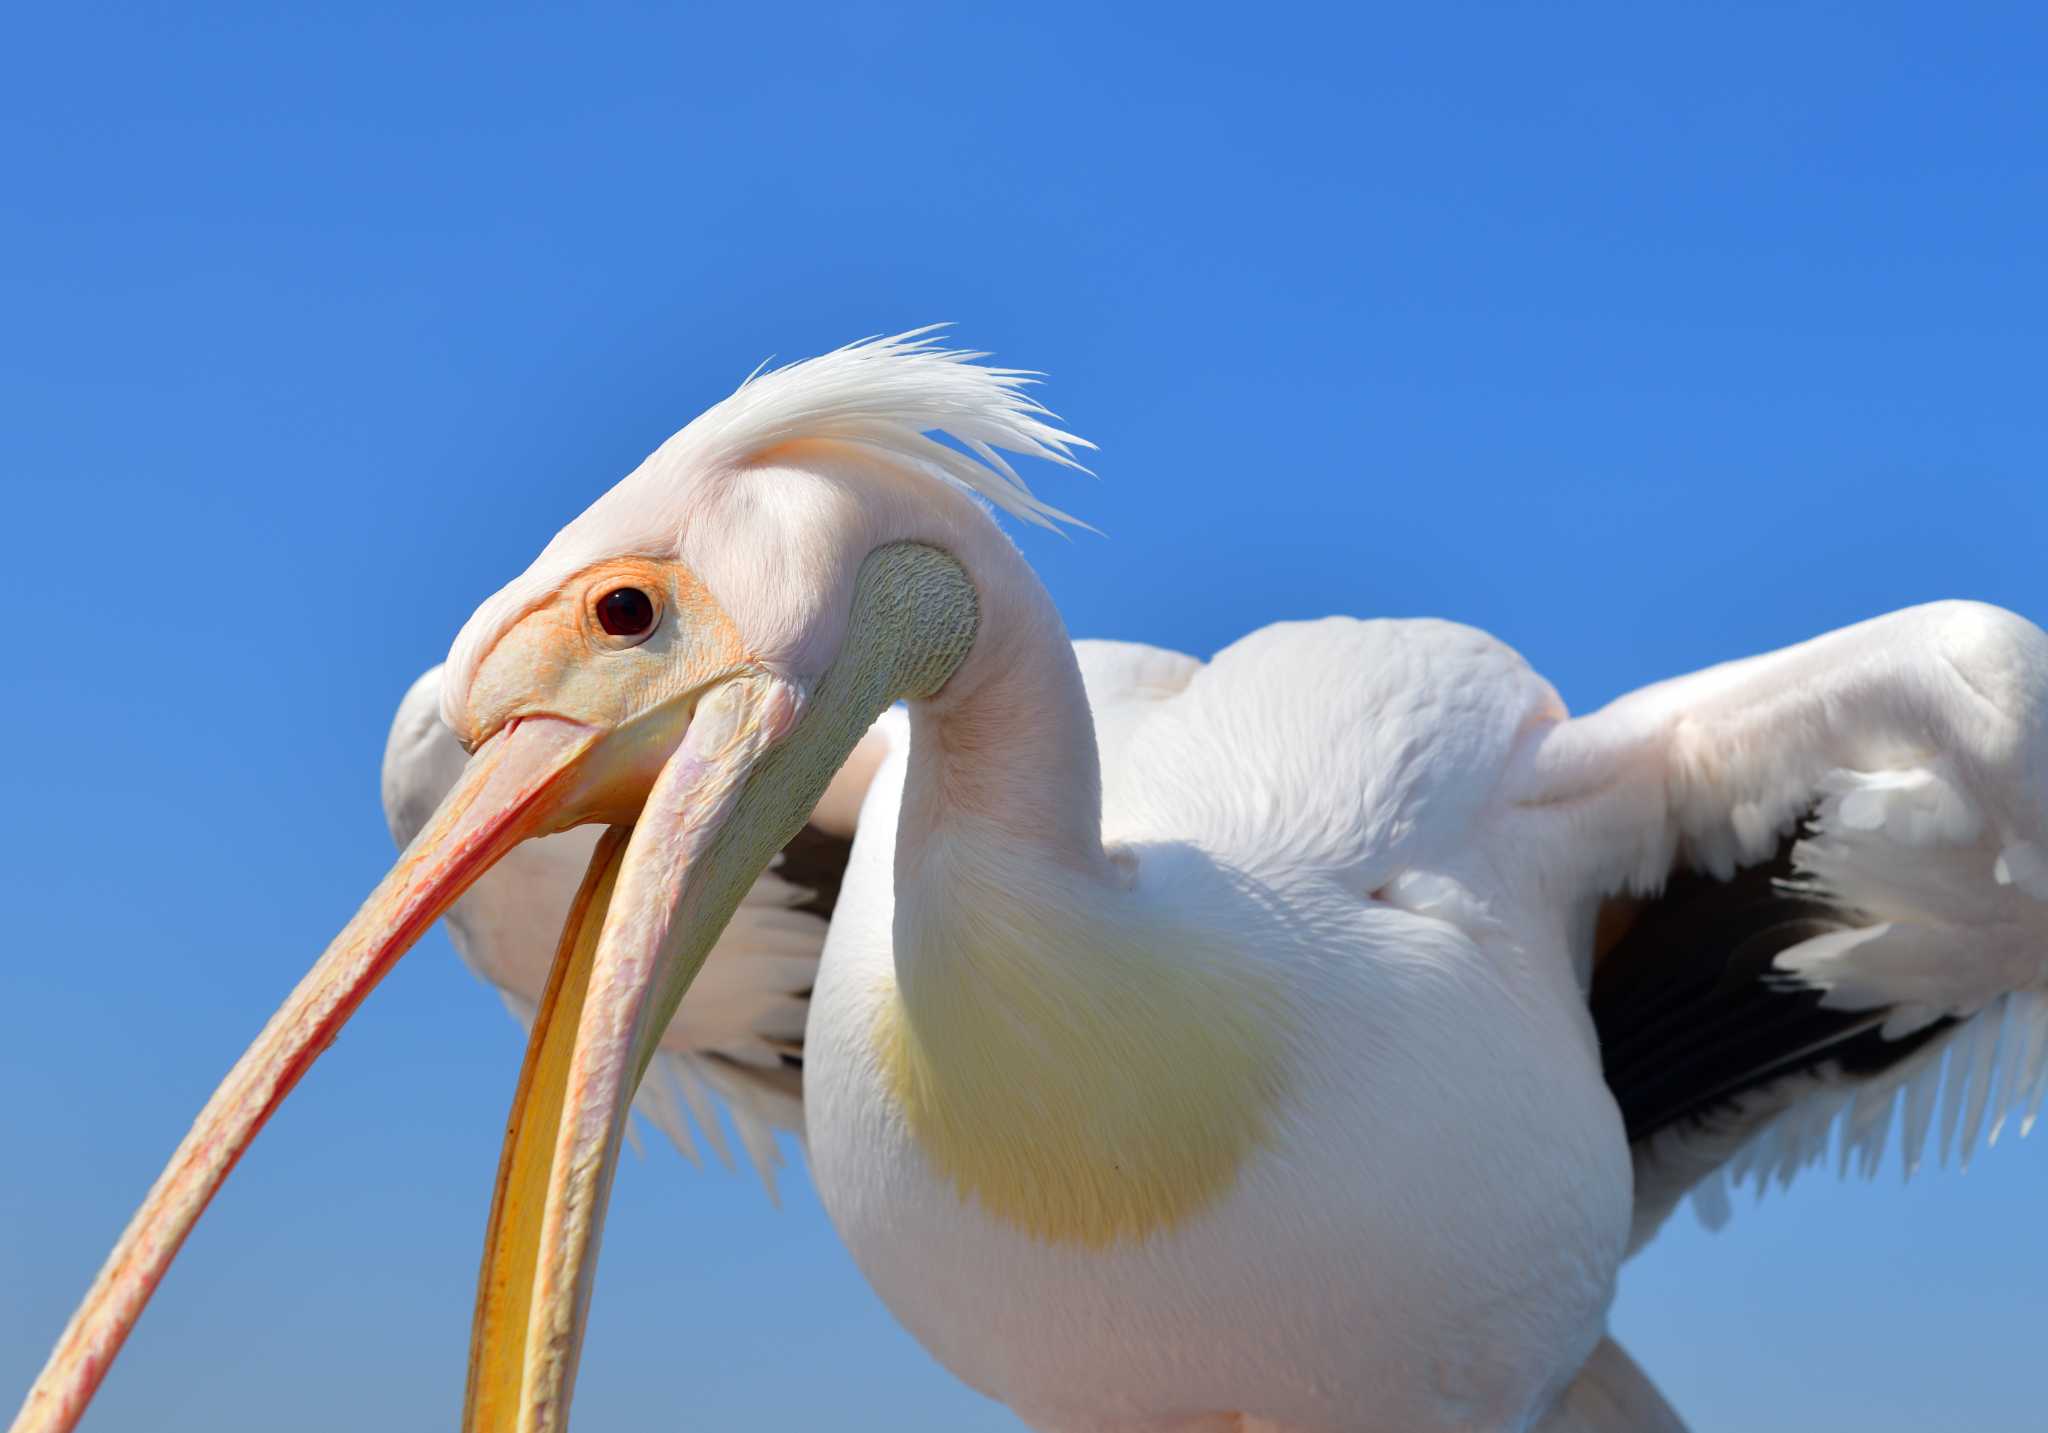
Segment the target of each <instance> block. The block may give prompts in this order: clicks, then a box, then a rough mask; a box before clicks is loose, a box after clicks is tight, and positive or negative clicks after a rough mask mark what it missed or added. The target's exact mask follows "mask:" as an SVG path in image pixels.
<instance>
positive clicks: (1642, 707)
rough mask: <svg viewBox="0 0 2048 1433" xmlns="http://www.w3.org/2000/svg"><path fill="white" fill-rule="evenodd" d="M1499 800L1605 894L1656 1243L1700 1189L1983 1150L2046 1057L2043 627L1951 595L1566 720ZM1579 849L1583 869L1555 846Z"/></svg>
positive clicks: (1598, 992) (1560, 877)
mask: <svg viewBox="0 0 2048 1433" xmlns="http://www.w3.org/2000/svg"><path fill="white" fill-rule="evenodd" d="M1508 794H1509V796H1510V798H1511V806H1512V807H1513V810H1514V812H1515V815H1514V816H1513V817H1511V818H1510V824H1511V826H1512V827H1513V829H1515V831H1516V832H1517V833H1518V834H1519V835H1521V836H1523V837H1525V838H1528V839H1530V840H1531V841H1532V843H1533V844H1532V845H1531V846H1530V848H1529V849H1531V850H1533V851H1536V852H1539V853H1540V854H1539V855H1538V857H1537V859H1538V860H1539V861H1541V862H1545V863H1549V864H1548V865H1547V866H1546V871H1545V880H1546V882H1551V881H1555V882H1556V883H1557V886H1556V888H1559V889H1563V890H1566V891H1576V892H1580V893H1582V896H1583V897H1584V898H1587V899H1590V901H1591V902H1592V903H1593V904H1594V905H1596V906H1598V905H1600V904H1602V903H1605V904H1606V905H1607V906H1608V915H1609V919H1608V920H1607V921H1605V922H1596V921H1595V920H1594V919H1592V917H1591V915H1590V914H1589V915H1588V918H1587V919H1586V922H1585V924H1586V928H1587V929H1589V930H1591V929H1594V928H1596V926H1597V927H1598V928H1600V929H1602V930H1603V935H1602V936H1601V938H1599V939H1598V941H1597V942H1593V943H1590V944H1594V945H1595V949H1594V961H1593V969H1592V971H1591V973H1590V980H1589V985H1590V1003H1591V1006H1592V1011H1593V1015H1594V1020H1595V1025H1596V1028H1597V1029H1598V1031H1599V1033H1600V1036H1601V1041H1602V1050H1603V1058H1604V1059H1605V1060H1606V1063H1607V1072H1608V1078H1609V1083H1610V1085H1611V1086H1612V1088H1613V1089H1614V1092H1615V1097H1616V1100H1617V1102H1618V1103H1619V1104H1620V1106H1621V1108H1622V1111H1623V1116H1624V1120H1625V1121H1626V1123H1627V1125H1628V1129H1629V1134H1630V1138H1631V1141H1632V1142H1633V1144H1634V1146H1635V1149H1636V1165H1637V1175H1638V1181H1637V1183H1638V1218H1637V1231H1636V1237H1637V1242H1638V1243H1640V1242H1641V1241H1642V1240H1643V1239H1644V1238H1647V1237H1648V1235H1649V1233H1651V1232H1652V1231H1654V1229H1655V1228H1656V1227H1657V1225H1658V1224H1659V1223H1660V1222H1661V1221H1662V1219H1663V1217H1664V1216H1665V1215H1666V1214H1667V1213H1668V1212H1669V1210H1670V1208H1671V1207H1672V1205H1673V1204H1675V1203H1676V1201H1677V1200H1678V1199H1679V1198H1680V1197H1682V1196H1683V1195H1684V1194H1685V1193H1686V1192H1687V1191H1688V1190H1694V1189H1697V1190H1698V1194H1699V1199H1698V1203H1699V1207H1700V1210H1701V1212H1702V1215H1703V1217H1707V1218H1708V1219H1709V1220H1710V1222H1713V1221H1714V1220H1717V1219H1718V1218H1719V1217H1724V1216H1725V1212H1726V1205H1727V1200H1726V1193H1727V1187H1728V1185H1729V1184H1730V1183H1735V1184H1740V1183H1742V1182H1745V1181H1747V1182H1753V1183H1755V1184H1756V1185H1757V1186H1758V1187H1759V1188H1760V1189H1761V1188H1762V1187H1764V1186H1765V1185H1766V1184H1767V1183H1769V1182H1771V1181H1777V1182H1781V1183H1782V1182H1785V1181H1788V1180H1789V1179H1790V1178H1791V1177H1792V1176H1793V1175H1794V1174H1796V1173H1797V1172H1798V1171H1799V1170H1800V1169H1803V1168H1805V1167H1807V1166H1809V1165H1810V1164H1813V1163H1816V1162H1819V1161H1820V1160H1822V1159H1823V1158H1825V1157H1826V1155H1827V1154H1828V1152H1829V1148H1830V1145H1831V1144H1832V1145H1833V1148H1834V1151H1835V1153H1836V1155H1837V1158H1838V1161H1839V1164H1840V1166H1841V1168H1842V1169H1843V1170H1844V1171H1846V1170H1847V1169H1849V1168H1850V1167H1852V1166H1853V1167H1855V1168H1857V1169H1858V1170H1860V1171H1861V1172H1863V1173H1865V1174H1866V1175H1867V1174H1871V1173H1874V1172H1875V1171H1876V1169H1877V1168H1878V1166H1879V1165H1880V1163H1881V1162H1882V1159H1883V1156H1884V1153H1885V1150H1886V1148H1887V1143H1888V1141H1889V1139H1890V1136H1891V1133H1892V1130H1893V1128H1894V1124H1895V1123H1896V1124H1897V1125H1898V1127H1899V1130H1900V1133H1901V1136H1902V1148H1903V1159H1904V1164H1905V1167H1906V1169H1907V1170H1908V1171H1909V1172H1910V1171H1911V1170H1913V1169H1915V1168H1917V1167H1918V1166H1919V1164H1920V1163H1921V1162H1922V1159H1923V1156H1924V1153H1925V1148H1926V1141H1927V1140H1928V1139H1929V1137H1930V1135H1933V1134H1934V1131H1935V1115H1936V1110H1937V1107H1938V1108H1939V1112H1940V1121H1939V1126H1940V1127H1939V1133H1938V1136H1936V1143H1937V1150H1938V1152H1939V1153H1940V1154H1941V1156H1942V1157H1943V1159H1944V1160H1945V1159H1946V1157H1947V1154H1948V1152H1949V1151H1950V1150H1951V1149H1953V1148H1956V1147H1957V1141H1958V1140H1960V1149H1961V1151H1962V1154H1963V1157H1964V1158H1966V1159H1967V1157H1968V1152H1969V1151H1970V1150H1971V1149H1973V1148H1975V1146H1976V1145H1977V1143H1978V1141H1979V1139H1980V1138H1981V1137H1983V1136H1984V1134H1985V1133H1986V1132H1987V1131H1988V1132H1989V1133H1990V1134H1991V1135H1992V1137H1994V1138H1995V1136H1996V1134H1997V1132H1999V1131H2000V1130H2002V1129H2003V1128H2004V1127H2005V1125H2006V1124H2007V1123H2010V1122H2012V1121H2013V1120H2014V1119H2015V1118H2017V1119H2019V1120H2021V1121H2022V1122H2024V1121H2025V1119H2026V1116H2027V1112H2028V1111H2029V1110H2030V1109H2031V1108H2032V1107H2033V1104H2034V1102H2035V1101H2037V1100H2038V1099H2039V1097H2040V1095H2041V1093H2042V1085H2043V1082H2044V1081H2048V879H2044V877H2048V863H2044V862H2043V860H2042V858H2041V853H2042V852H2044V851H2048V635H2044V634H2043V633H2042V632H2041V631H2040V629H2039V628H2037V627H2035V626H2033V625H2032V624H2031V623H2028V622H2025V621H2023V620H2022V619H2020V618H2018V617H2015V616H2013V615H2012V614H2011V613H2007V612H2002V611H1999V610H1998V609H1995V608H1988V607H1983V606H1980V605H1978V604H1972V603H1941V604H1936V605H1933V606H1930V607H1923V608H1915V609H1910V610H1908V611H1905V612H1901V613H1896V614H1894V615H1893V616H1891V617H1886V618H1880V619H1878V620H1876V621H1874V622H1867V623H1863V624H1861V625H1859V626H1857V627H1852V628H1849V629H1846V630H1844V631H1842V632H1837V633H1833V634H1831V635H1829V636H1826V637H1822V638H1819V639H1817V640H1815V641H1812V642H1808V643H1805V644H1803V645H1801V646H1798V647H1794V648H1790V649H1787V650H1786V651H1783V652H1778V653H1773V654H1770V655H1768V656H1764V657H1757V658H1753V659H1750V660H1748V661H1744V662H1735V663H1730V664H1728V665H1726V666H1722V667H1717V668H1713V669H1711V670H1709V671H1706V672H1702V673H1699V674H1697V675H1695V676H1691V677H1682V678H1678V679H1676V680H1674V681H1670V682H1665V683H1661V684H1659V685H1658V686H1654V687H1650V688H1647V689H1645V690H1644V691H1642V692H1638V693H1636V694H1634V695H1632V696H1629V697H1624V698H1622V699H1621V700H1620V701H1617V702H1616V703H1614V704H1613V705H1612V706H1610V707H1608V708H1606V709H1604V710H1603V711H1600V712H1596V713H1594V714H1592V715H1591V716H1588V717H1584V718H1580V719H1578V720H1576V721H1568V722H1564V723H1561V724H1560V725H1559V726H1557V727H1556V728H1554V729H1552V730H1551V731H1550V732H1549V733H1547V734H1546V735H1545V736H1544V738H1543V739H1542V740H1540V741H1538V742H1537V743H1535V744H1534V746H1533V747H1532V749H1531V750H1530V752H1529V753H1528V755H1527V757H1526V759H1525V761H1524V763H1523V765H1522V766H1521V767H1519V768H1518V769H1517V771H1516V772H1515V773H1514V774H1513V776H1512V778H1511V781H1510V786H1509V792H1508ZM1559 864H1562V866H1563V867H1564V869H1562V870H1559V869H1557V868H1556V867H1557V866H1558V865H1559Z"/></svg>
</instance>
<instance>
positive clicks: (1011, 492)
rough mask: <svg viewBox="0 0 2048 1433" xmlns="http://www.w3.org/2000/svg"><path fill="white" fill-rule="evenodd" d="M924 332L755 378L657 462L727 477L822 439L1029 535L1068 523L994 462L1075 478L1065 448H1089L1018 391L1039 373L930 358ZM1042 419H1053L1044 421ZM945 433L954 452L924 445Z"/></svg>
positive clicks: (961, 356)
mask: <svg viewBox="0 0 2048 1433" xmlns="http://www.w3.org/2000/svg"><path fill="white" fill-rule="evenodd" d="M940 327H941V325H937V324H934V325H929V326H927V327H925V328H918V329H912V330H911V331H910V332H908V333H899V334H896V335H895V336H893V337H890V338H867V339H862V340H861V341H860V342H858V343H850V344H848V345H847V346H846V347H844V348H839V349H834V350H833V351H832V352H830V353H825V354H820V355H819V356H818V357H816V358H806V359H803V360H801V361H800V362H796V363H790V364H785V365H784V366H783V367H781V368H772V369H768V370H767V371H765V372H763V371H761V370H758V369H757V370H756V371H755V372H754V373H753V374H752V375H751V376H750V377H749V378H748V379H747V381H746V382H744V383H742V384H741V385H740V386H739V388H738V389H737V390H736V391H735V392H734V393H733V394H732V396H731V397H729V398H726V399H724V400H723V401H722V402H719V403H716V404H714V405H712V406H711V407H710V408H707V409H706V410H705V411H704V412H703V413H702V414H700V415H698V417H697V418H696V419H695V420H693V421H692V422H691V423H690V425H689V426H688V427H687V428H684V429H683V430H682V431H681V432H680V433H677V434H676V435H675V436H674V437H673V438H670V439H669V440H668V441H667V442H666V443H664V444H662V446H661V448H660V449H659V450H658V451H657V452H656V454H655V458H654V461H655V462H656V463H658V464H660V465H661V466H663V467H668V466H670V465H674V466H675V467H680V468H684V469H687V470H691V471H698V472H709V471H716V470H718V469H723V468H732V467H737V466H739V465H741V464H744V463H746V462H748V461H750V460H751V459H753V458H755V457H757V456H758V455H760V454H761V453H764V452H767V451H768V450H769V449H771V448H775V447H778V446H780V445H781V444H784V443H792V442H797V441H800V440H805V439H829V440H831V441H833V442H840V443H857V444H860V445H861V446H863V447H868V448H874V449H878V450H880V451H882V452H885V453H887V454H889V455H890V456H891V457H894V458H896V459H898V460H900V461H903V462H907V463H910V464H912V465H913V466H915V467H917V468H920V469H922V470H923V471H925V472H927V473H930V474H931V475H932V476H934V477H936V478H939V479H940V480H942V481H945V482H949V483H952V484H954V485H955V486H957V487H960V488H964V489H966V490H967V491H968V492H971V493H974V494H976V495H978V496H980V497H982V498H985V499H987V500H988V501H989V502H990V503H992V504H994V505H995V506H996V507H998V508H1000V509H1002V510H1003V511H1004V512H1006V513H1009V514H1010V515H1011V516H1012V517H1017V518H1021V519H1023V520H1024V521H1026V522H1030V523H1035V524H1037V525H1038V526H1040V527H1047V528H1050V527H1056V526H1058V525H1059V524H1060V523H1075V524H1076V525H1079V524H1078V522H1077V520H1076V519H1075V518H1072V517H1070V516H1068V515H1067V514H1066V513H1063V512H1061V511H1060V510H1059V509H1058V508H1055V507H1051V506H1049V505H1048V504H1046V503H1044V502H1041V501H1040V500H1039V499H1038V498H1037V497H1036V496H1035V495H1034V494H1033V493H1032V491H1031V489H1030V488H1029V487H1028V486H1027V485H1026V484H1025V482H1024V480H1023V479H1022V478H1020V477H1018V476H1017V471H1016V469H1015V468H1013V467H1011V466H1010V463H1009V460H1008V459H1006V458H1005V457H1004V456H1003V454H1004V453H1005V452H1009V453H1017V454H1021V455H1022V456H1025V457H1031V458H1044V459H1046V460H1048V461H1050V462H1055V463H1059V464H1062V465H1063V466H1065V467H1069V468H1074V469H1076V470H1078V471H1082V472H1086V471H1087V470H1086V469H1085V468H1083V467H1082V466H1081V464H1080V463H1078V462H1076V461H1075V459H1074V454H1073V450H1074V449H1076V448H1092V447H1093V446H1094V445H1093V444H1092V443H1089V442H1087V441H1086V440H1085V439H1082V438H1077V437H1075V436H1074V435H1073V434H1072V433H1067V432H1063V431H1062V430H1061V429H1059V428H1056V427H1054V426H1053V421H1056V415H1055V414H1053V413H1052V412H1051V411H1050V410H1048V409H1047V408H1045V407H1044V406H1043V405H1042V404H1040V403H1038V402H1037V401H1035V400H1034V399H1032V398H1031V397H1030V396H1029V395H1028V394H1026V392H1025V391H1024V390H1025V389H1026V388H1028V387H1030V386H1031V385H1032V384H1034V383H1036V382H1037V381H1038V375H1036V374H1034V373H1031V372H1028V371H1025V370H1023V369H1015V368H990V367H987V366H985V365H983V364H982V363H980V362H979V360H980V359H983V358H986V357H988V355H987V354H986V353H978V352H972V351H969V350H966V349H949V348H941V347H940V346H939V340H938V339H937V337H936V336H935V333H936V330H937V329H938V328H940ZM1049 420H1053V421H1049ZM934 433H944V434H947V435H949V436H950V437H952V438H954V439H955V440H956V441H958V442H959V443H960V444H961V445H962V446H963V447H965V448H966V449H968V453H971V454H972V455H973V456H972V457H970V456H968V453H961V452H959V451H957V450H956V449H953V448H950V447H948V446H946V445H945V444H944V443H941V442H939V441H938V440H937V439H936V438H934V437H932V436H931V435H932V434H934Z"/></svg>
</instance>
